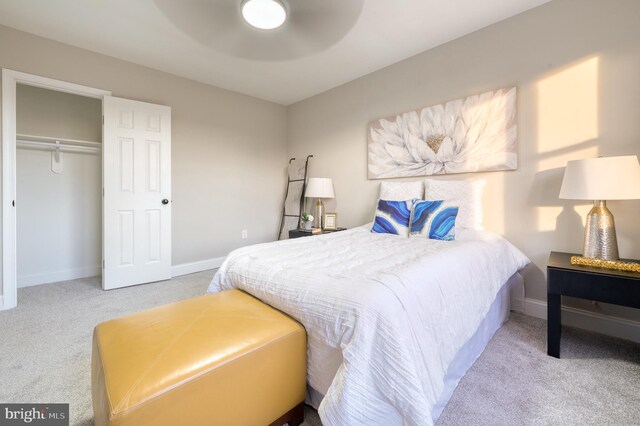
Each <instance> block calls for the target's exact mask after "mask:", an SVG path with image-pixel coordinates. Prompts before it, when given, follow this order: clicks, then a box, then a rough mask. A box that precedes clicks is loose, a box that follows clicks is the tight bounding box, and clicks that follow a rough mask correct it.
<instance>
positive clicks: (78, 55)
mask: <svg viewBox="0 0 640 426" xmlns="http://www.w3.org/2000/svg"><path fill="white" fill-rule="evenodd" d="M0 67H2V68H9V69H13V70H18V71H23V72H27V73H32V74H37V75H42V76H45V77H50V78H54V79H58V80H65V81H70V82H73V83H78V84H83V85H87V86H91V87H96V88H100V89H105V90H110V91H111V92H112V94H113V95H114V96H119V97H124V98H129V99H135V100H139V101H144V102H151V103H156V104H163V105H168V106H170V107H171V108H172V130H173V131H172V173H173V177H172V191H173V197H172V198H173V204H172V206H173V264H174V265H175V264H182V263H188V262H194V261H199V260H204V259H210V258H214V257H219V256H224V255H226V254H227V253H228V252H229V251H231V250H232V249H234V248H237V247H239V246H242V245H246V244H250V243H257V242H263V241H269V240H273V239H274V238H275V236H276V235H277V228H278V225H279V214H280V205H281V203H282V196H283V190H284V184H285V173H284V170H285V168H286V109H285V108H284V107H283V106H280V105H276V104H273V103H270V102H266V101H262V100H258V99H255V98H252V97H249V96H244V95H240V94H237V93H234V92H230V91H227V90H223V89H219V88H216V87H212V86H209V85H205V84H201V83H197V82H194V81H190V80H187V79H183V78H179V77H176V76H173V75H170V74H166V73H163V72H159V71H155V70H152V69H149V68H146V67H142V66H138V65H135V64H132V63H129V62H125V61H121V60H118V59H114V58H111V57H108V56H104V55H100V54H97V53H93V52H89V51H86V50H82V49H78V48H75V47H71V46H68V45H64V44H61V43H57V42H54V41H51V40H47V39H44V38H40V37H36V36H33V35H29V34H26V33H23V32H19V31H16V30H13V29H10V28H7V27H1V26H0ZM242 229H248V230H249V238H248V239H246V240H243V239H241V238H240V236H241V230H242Z"/></svg>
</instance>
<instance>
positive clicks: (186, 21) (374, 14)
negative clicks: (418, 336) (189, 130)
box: [0, 0, 550, 105]
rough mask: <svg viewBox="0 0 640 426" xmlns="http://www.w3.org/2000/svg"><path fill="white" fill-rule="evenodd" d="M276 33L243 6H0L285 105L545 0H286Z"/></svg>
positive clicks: (178, 0)
mask: <svg viewBox="0 0 640 426" xmlns="http://www.w3.org/2000/svg"><path fill="white" fill-rule="evenodd" d="M286 1H287V4H288V10H289V14H290V19H289V21H288V22H287V23H285V25H284V26H283V27H281V28H279V29H277V30H275V32H273V33H265V32H260V30H255V29H253V28H251V27H249V26H248V25H247V24H246V23H244V22H242V21H241V19H242V18H241V17H240V7H239V4H240V0H109V1H104V0H82V1H78V0H49V1H42V0H0V24H2V25H6V26H9V27H13V28H16V29H19V30H22V31H26V32H30V33H33V34H36V35H39V36H43V37H46V38H50V39H53V40H56V41H60V42H63V43H67V44H70V45H73V46H77V47H81V48H85V49H88V50H92V51H95V52H99V53H103V54H106V55H110V56H114V57H116V58H120V59H124V60H127V61H131V62H134V63H137V64H141V65H145V66H148V67H151V68H155V69H158V70H162V71H166V72H169V73H172V74H176V75H179V76H183V77H186V78H190V79H193V80H197V81H200V82H203V83H208V84H212V85H215V86H218V87H222V88H225V89H229V90H233V91H236V92H240V93H245V94H247V95H251V96H255V97H258V98H262V99H266V100H269V101H273V102H277V103H280V104H283V105H289V104H292V103H294V102H297V101H300V100H302V99H305V98H308V97H310V96H313V95H315V94H318V93H321V92H324V91H326V90H328V89H331V88H333V87H336V86H339V85H341V84H343V83H346V82H349V81H351V80H354V79H356V78H358V77H361V76H363V75H366V74H369V73H371V72H373V71H376V70H378V69H381V68H384V67H385V66H388V65H391V64H393V63H395V62H398V61H400V60H402V59H405V58H408V57H410V56H413V55H415V54H417V53H419V52H422V51H425V50H427V49H430V48H432V47H435V46H438V45H440V44H443V43H445V42H447V41H449V40H453V39H455V38H458V37H461V36H463V35H465V34H468V33H471V32H473V31H476V30H478V29H480V28H483V27H486V26H488V25H491V24H493V23H495V22H498V21H501V20H503V19H506V18H508V17H510V16H513V15H516V14H518V13H521V12H523V11H525V10H528V9H531V8H533V7H536V6H539V5H541V4H543V3H546V2H548V1H550V0H482V1H479V0H286Z"/></svg>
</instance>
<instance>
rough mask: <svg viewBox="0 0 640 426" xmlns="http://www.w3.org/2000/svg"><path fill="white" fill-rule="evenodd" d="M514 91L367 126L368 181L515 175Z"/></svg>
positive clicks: (432, 108)
mask: <svg viewBox="0 0 640 426" xmlns="http://www.w3.org/2000/svg"><path fill="white" fill-rule="evenodd" d="M517 133H518V132H517V125H516V88H515V87H513V88H510V89H501V90H496V91H494V92H486V93H482V94H480V95H475V96H469V97H468V98H464V99H458V100H455V101H451V102H447V103H445V104H440V105H435V106H430V107H426V108H423V109H422V110H416V111H411V112H407V113H404V114H401V115H397V116H395V117H390V118H383V119H380V120H375V121H372V122H371V123H369V142H368V148H369V149H368V151H369V152H368V156H369V179H382V178H392V177H405V176H426V175H436V174H448V173H466V172H480V171H489V170H514V169H516V167H517V165H518V158H517V149H516V144H517Z"/></svg>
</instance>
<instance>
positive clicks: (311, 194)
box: [304, 178, 335, 229]
mask: <svg viewBox="0 0 640 426" xmlns="http://www.w3.org/2000/svg"><path fill="white" fill-rule="evenodd" d="M304 196H305V197H306V198H316V199H317V201H316V209H315V213H314V216H315V217H314V218H313V227H314V228H321V229H322V225H323V224H322V214H323V213H324V205H323V204H322V199H323V198H334V197H335V194H334V192H333V181H332V180H331V178H309V182H308V183H307V190H306V192H305V194H304Z"/></svg>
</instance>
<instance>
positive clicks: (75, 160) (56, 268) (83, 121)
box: [16, 84, 102, 288]
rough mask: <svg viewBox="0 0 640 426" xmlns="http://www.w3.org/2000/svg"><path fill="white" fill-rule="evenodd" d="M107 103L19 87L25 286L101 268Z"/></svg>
mask: <svg viewBox="0 0 640 426" xmlns="http://www.w3.org/2000/svg"><path fill="white" fill-rule="evenodd" d="M101 157H102V101H101V99H98V98H91V97H87V96H80V95H75V94H71V93H65V92H59V91H55V90H50V89H44V88H41V87H35V86H28V85H24V84H18V85H17V87H16V202H17V209H16V261H17V265H16V272H17V281H18V288H20V287H26V286H32V285H39V284H47V283H52V282H58V281H66V280H73V279H78V278H87V277H93V276H96V275H100V274H101V267H100V265H101V263H102V158H101Z"/></svg>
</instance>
